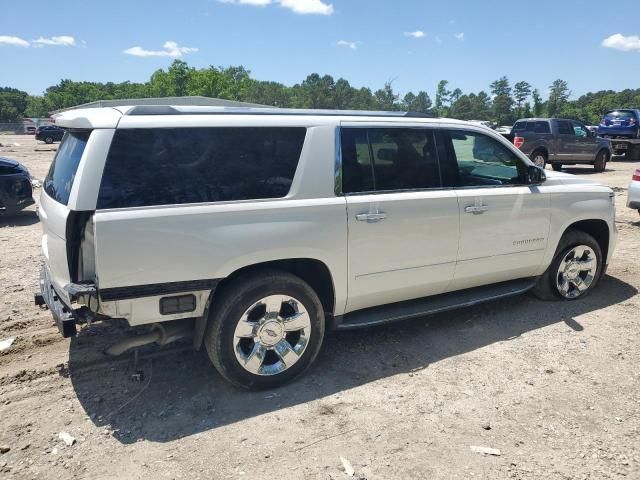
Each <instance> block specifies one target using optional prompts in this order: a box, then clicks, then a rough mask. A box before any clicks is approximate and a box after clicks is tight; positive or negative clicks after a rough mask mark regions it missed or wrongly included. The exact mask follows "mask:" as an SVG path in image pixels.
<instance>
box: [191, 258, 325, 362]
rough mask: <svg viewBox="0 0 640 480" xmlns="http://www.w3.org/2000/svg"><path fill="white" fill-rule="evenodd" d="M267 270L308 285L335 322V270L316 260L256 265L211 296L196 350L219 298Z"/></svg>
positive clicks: (198, 330) (228, 280) (232, 276)
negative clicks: (240, 283) (291, 277)
mask: <svg viewBox="0 0 640 480" xmlns="http://www.w3.org/2000/svg"><path fill="white" fill-rule="evenodd" d="M267 270H270V271H273V270H279V271H284V272H288V273H290V274H292V275H295V276H296V277H299V278H300V279H301V280H303V281H304V282H306V283H307V284H308V285H309V286H310V287H311V288H312V289H313V290H314V291H315V293H316V294H317V295H318V298H319V299H320V302H321V303H322V308H323V310H324V312H325V317H326V321H327V322H331V321H332V319H333V315H334V312H335V305H336V295H335V282H334V280H333V275H332V274H331V270H330V269H329V267H328V266H327V265H326V264H325V263H324V262H322V261H321V260H317V259H313V258H290V259H283V260H274V261H270V262H262V263H256V264H252V265H247V266H244V267H242V268H239V269H237V270H235V271H234V272H233V273H231V274H230V275H229V276H227V277H225V278H224V279H223V280H221V281H220V283H218V285H217V286H216V288H215V290H214V291H213V292H212V294H211V295H210V298H209V302H208V305H207V308H206V309H205V312H204V315H203V316H202V317H199V318H198V319H196V329H195V335H194V339H193V346H194V348H195V349H196V350H199V349H200V348H201V347H202V342H203V338H204V334H205V332H206V330H207V324H208V316H209V311H210V309H211V308H212V306H213V305H215V302H216V299H219V298H220V297H221V296H222V293H223V292H224V291H225V289H226V288H228V287H229V286H230V285H233V284H234V283H236V282H238V281H242V278H243V277H246V278H251V277H253V276H255V275H259V274H260V272H261V271H267Z"/></svg>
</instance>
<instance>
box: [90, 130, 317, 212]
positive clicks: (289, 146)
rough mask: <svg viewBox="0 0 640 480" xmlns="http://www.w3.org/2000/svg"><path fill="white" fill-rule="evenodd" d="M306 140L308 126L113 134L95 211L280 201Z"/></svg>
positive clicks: (287, 188) (291, 177)
mask: <svg viewBox="0 0 640 480" xmlns="http://www.w3.org/2000/svg"><path fill="white" fill-rule="evenodd" d="M305 134H306V129H305V128H252V127H243V128H233V127H217V128H153V129H122V130H118V131H116V133H115V135H114V138H113V141H112V143H111V149H110V150H109V155H108V157H107V162H106V164H105V168H104V173H103V175H102V182H101V184H100V193H99V195H98V203H97V208H98V209H105V208H125V207H142V206H151V205H173V204H186V203H201V202H222V201H229V200H257V199H264V198H281V197H284V196H286V195H287V194H288V193H289V189H290V187H291V182H292V181H293V176H294V174H295V171H296V167H297V165H298V160H299V158H300V153H301V151H302V146H303V144H304V137H305Z"/></svg>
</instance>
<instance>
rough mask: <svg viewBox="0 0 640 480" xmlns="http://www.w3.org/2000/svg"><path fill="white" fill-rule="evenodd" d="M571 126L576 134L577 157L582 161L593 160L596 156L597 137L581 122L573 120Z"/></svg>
mask: <svg viewBox="0 0 640 480" xmlns="http://www.w3.org/2000/svg"><path fill="white" fill-rule="evenodd" d="M571 128H572V129H573V134H574V135H575V139H574V142H575V148H576V151H575V158H576V160H579V161H582V162H590V161H593V160H594V158H595V156H596V147H597V142H596V137H593V136H591V132H590V131H589V129H588V128H587V127H585V126H584V125H583V124H581V123H580V122H576V121H575V120H572V121H571Z"/></svg>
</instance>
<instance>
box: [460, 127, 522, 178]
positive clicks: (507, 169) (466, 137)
mask: <svg viewBox="0 0 640 480" xmlns="http://www.w3.org/2000/svg"><path fill="white" fill-rule="evenodd" d="M449 135H450V137H451V146H452V150H453V154H454V158H455V161H456V166H457V178H454V179H449V182H450V183H453V185H450V186H454V187H478V186H502V185H521V184H523V183H524V182H523V181H522V179H523V178H525V172H524V169H525V168H526V166H525V165H524V164H523V162H522V161H521V160H520V159H519V158H518V156H517V155H516V154H515V153H514V152H512V151H511V150H509V149H508V148H507V147H505V146H504V145H502V144H501V143H500V142H498V141H497V140H495V139H493V138H491V137H489V136H487V135H484V134H482V133H479V132H471V131H464V130H451V131H449Z"/></svg>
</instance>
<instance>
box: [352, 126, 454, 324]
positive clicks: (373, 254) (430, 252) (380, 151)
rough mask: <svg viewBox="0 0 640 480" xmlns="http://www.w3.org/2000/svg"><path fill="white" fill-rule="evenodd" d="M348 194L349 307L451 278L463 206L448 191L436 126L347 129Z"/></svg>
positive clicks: (418, 292) (431, 290) (396, 297)
mask: <svg viewBox="0 0 640 480" xmlns="http://www.w3.org/2000/svg"><path fill="white" fill-rule="evenodd" d="M341 159H342V177H341V179H342V191H343V193H344V194H345V195H346V199H347V215H348V232H349V246H348V256H349V273H348V275H349V279H348V285H349V298H348V301H347V312H349V311H353V310H358V309H361V308H365V307H370V306H375V305H382V304H387V303H393V302H398V301H402V300H408V299H413V298H419V297H424V296H429V295H434V294H438V293H442V292H444V291H446V290H447V289H448V287H449V284H450V282H451V280H452V279H453V273H454V269H455V261H456V255H457V250H458V234H459V213H458V212H459V209H458V199H457V197H456V193H455V191H453V190H451V189H449V190H446V189H443V188H442V184H441V180H440V170H439V163H438V153H437V149H436V145H435V135H434V131H433V130H430V129H426V128H418V127H416V128H406V127H402V128H397V127H375V128H371V127H359V126H357V125H350V126H345V127H343V128H342V129H341Z"/></svg>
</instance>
